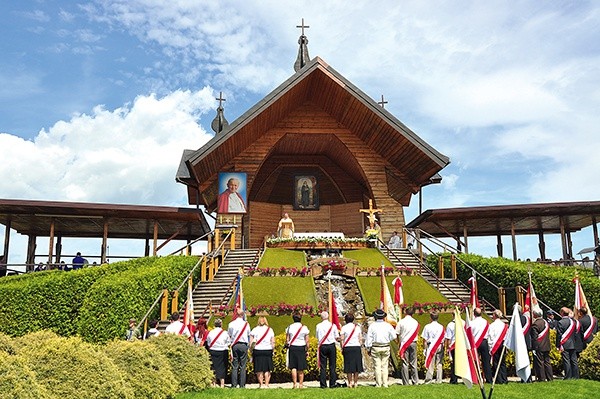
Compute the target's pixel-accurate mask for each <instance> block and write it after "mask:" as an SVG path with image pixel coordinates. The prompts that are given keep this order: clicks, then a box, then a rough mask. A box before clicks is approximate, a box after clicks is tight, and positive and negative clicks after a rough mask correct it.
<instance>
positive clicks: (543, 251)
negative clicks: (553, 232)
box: [538, 231, 546, 261]
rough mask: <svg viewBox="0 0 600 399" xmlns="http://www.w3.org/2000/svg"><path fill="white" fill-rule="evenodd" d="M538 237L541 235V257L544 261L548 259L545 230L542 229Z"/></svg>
mask: <svg viewBox="0 0 600 399" xmlns="http://www.w3.org/2000/svg"><path fill="white" fill-rule="evenodd" d="M538 237H539V240H538V241H539V242H538V247H539V248H540V258H541V259H542V261H545V260H546V242H545V241H544V232H543V231H540V232H539V233H538Z"/></svg>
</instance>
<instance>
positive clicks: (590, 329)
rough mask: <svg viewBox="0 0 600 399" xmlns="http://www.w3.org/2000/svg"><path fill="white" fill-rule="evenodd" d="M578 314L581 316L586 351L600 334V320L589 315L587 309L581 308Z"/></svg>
mask: <svg viewBox="0 0 600 399" xmlns="http://www.w3.org/2000/svg"><path fill="white" fill-rule="evenodd" d="M577 312H578V314H579V323H580V324H581V338H582V341H583V349H585V348H586V347H587V346H588V344H589V343H590V342H592V339H594V335H596V333H597V332H598V320H597V319H596V318H595V317H594V316H590V315H589V314H588V310H587V308H580V309H578V310H577Z"/></svg>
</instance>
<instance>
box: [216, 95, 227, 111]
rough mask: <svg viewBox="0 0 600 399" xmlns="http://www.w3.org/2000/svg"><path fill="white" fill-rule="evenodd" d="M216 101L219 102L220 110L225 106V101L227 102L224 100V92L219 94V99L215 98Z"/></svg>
mask: <svg viewBox="0 0 600 399" xmlns="http://www.w3.org/2000/svg"><path fill="white" fill-rule="evenodd" d="M215 100H219V108H221V106H222V104H223V101H227V100H226V99H224V98H223V92H222V91H220V92H219V98H216V97H215Z"/></svg>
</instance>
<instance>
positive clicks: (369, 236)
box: [365, 229, 379, 240]
mask: <svg viewBox="0 0 600 399" xmlns="http://www.w3.org/2000/svg"><path fill="white" fill-rule="evenodd" d="M378 235H379V231H377V230H376V229H367V230H366V231H365V239H366V240H373V239H375V238H377V237H378Z"/></svg>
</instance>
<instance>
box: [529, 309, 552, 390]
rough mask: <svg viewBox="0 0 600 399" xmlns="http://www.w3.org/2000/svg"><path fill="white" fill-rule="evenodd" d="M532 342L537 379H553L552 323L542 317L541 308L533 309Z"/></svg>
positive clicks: (534, 370)
mask: <svg viewBox="0 0 600 399" xmlns="http://www.w3.org/2000/svg"><path fill="white" fill-rule="evenodd" d="M531 344H532V347H533V372H534V374H535V381H536V382H542V381H552V379H553V373H552V364H551V363H550V325H549V324H548V322H547V321H546V320H544V319H543V318H542V311H541V310H534V311H533V323H532V324H531Z"/></svg>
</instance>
